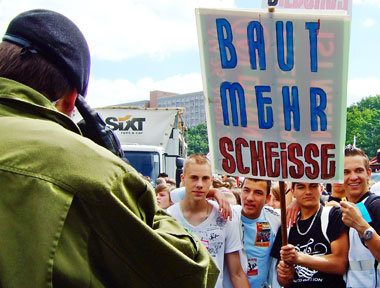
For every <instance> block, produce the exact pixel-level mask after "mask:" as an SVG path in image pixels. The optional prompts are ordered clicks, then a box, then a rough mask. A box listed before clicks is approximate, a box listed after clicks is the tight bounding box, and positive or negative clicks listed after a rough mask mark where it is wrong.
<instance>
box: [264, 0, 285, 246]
mask: <svg viewBox="0 0 380 288" xmlns="http://www.w3.org/2000/svg"><path fill="white" fill-rule="evenodd" d="M277 2H278V1H277V0H268V12H269V13H274V11H275V8H274V6H276V5H277ZM279 184H280V208H281V236H282V246H285V245H287V244H288V233H287V227H286V201H285V184H284V181H279Z"/></svg>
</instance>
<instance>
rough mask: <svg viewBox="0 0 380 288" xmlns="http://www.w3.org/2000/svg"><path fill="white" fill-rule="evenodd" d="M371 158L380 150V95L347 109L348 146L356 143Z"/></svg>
mask: <svg viewBox="0 0 380 288" xmlns="http://www.w3.org/2000/svg"><path fill="white" fill-rule="evenodd" d="M354 136H355V137H356V146H357V147H359V148H361V149H362V150H363V151H364V152H365V153H366V154H367V155H368V157H369V158H372V157H373V156H375V155H376V151H377V149H378V148H380V95H377V96H372V97H366V98H364V99H362V100H361V101H360V102H358V103H355V104H353V105H351V106H349V107H348V108H347V130H346V145H347V144H350V143H351V144H352V143H353V142H354Z"/></svg>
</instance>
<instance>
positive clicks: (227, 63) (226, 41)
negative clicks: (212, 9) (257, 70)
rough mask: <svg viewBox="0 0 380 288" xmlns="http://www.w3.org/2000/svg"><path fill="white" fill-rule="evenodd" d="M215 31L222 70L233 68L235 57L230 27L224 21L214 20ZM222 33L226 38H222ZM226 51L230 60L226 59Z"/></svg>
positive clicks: (235, 62)
mask: <svg viewBox="0 0 380 288" xmlns="http://www.w3.org/2000/svg"><path fill="white" fill-rule="evenodd" d="M216 30H217V32H218V42H219V51H220V60H221V62H222V63H221V64H222V68H235V67H236V64H237V57H236V50H235V47H234V45H233V44H232V31H231V25H230V23H229V22H228V21H227V20H226V19H216ZM224 31H225V32H226V38H224ZM227 49H228V52H229V55H230V58H231V59H230V60H228V59H227Z"/></svg>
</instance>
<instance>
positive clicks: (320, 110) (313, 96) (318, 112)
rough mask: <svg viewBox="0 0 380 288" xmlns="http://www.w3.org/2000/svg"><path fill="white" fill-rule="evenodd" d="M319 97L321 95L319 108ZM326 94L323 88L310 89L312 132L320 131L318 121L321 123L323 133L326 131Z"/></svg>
mask: <svg viewBox="0 0 380 288" xmlns="http://www.w3.org/2000/svg"><path fill="white" fill-rule="evenodd" d="M317 95H319V105H318V106H317ZM326 104H327V101H326V93H325V91H323V90H322V89H321V88H314V87H311V88H310V121H311V131H317V130H318V119H317V117H319V118H320V121H321V131H326V127H327V118H326V114H325V112H324V110H325V109H326Z"/></svg>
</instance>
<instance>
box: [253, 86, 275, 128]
mask: <svg viewBox="0 0 380 288" xmlns="http://www.w3.org/2000/svg"><path fill="white" fill-rule="evenodd" d="M255 91H256V103H257V115H258V117H259V128H260V129H270V128H272V127H273V110H272V107H265V111H264V105H265V104H272V98H270V97H263V92H270V91H271V90H270V86H255ZM265 115H266V116H267V117H266V118H267V120H266V121H265Z"/></svg>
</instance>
